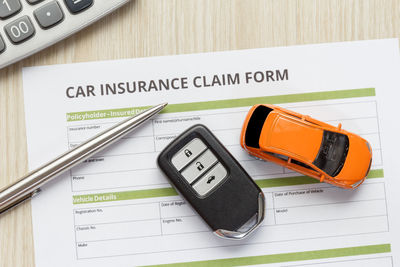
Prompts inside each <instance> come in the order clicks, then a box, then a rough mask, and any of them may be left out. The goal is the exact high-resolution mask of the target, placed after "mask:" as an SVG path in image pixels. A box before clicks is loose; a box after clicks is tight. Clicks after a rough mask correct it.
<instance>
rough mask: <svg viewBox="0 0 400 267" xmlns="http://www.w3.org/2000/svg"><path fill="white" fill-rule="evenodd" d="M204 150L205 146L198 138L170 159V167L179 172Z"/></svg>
mask: <svg viewBox="0 0 400 267" xmlns="http://www.w3.org/2000/svg"><path fill="white" fill-rule="evenodd" d="M206 149H207V147H206V145H205V144H204V143H203V142H202V141H201V140H200V139H199V138H195V139H193V140H192V141H190V142H189V143H188V144H187V145H186V146H185V147H183V148H182V149H181V150H179V152H178V153H176V154H175V155H174V156H173V157H172V158H171V162H172V165H174V166H175V168H176V169H177V170H178V171H180V170H182V169H183V167H185V166H186V165H187V164H189V162H191V161H192V160H194V159H195V158H196V157H197V156H199V155H200V154H201V153H202V152H203V151H204V150H206Z"/></svg>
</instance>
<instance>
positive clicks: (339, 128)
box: [337, 123, 342, 131]
mask: <svg viewBox="0 0 400 267" xmlns="http://www.w3.org/2000/svg"><path fill="white" fill-rule="evenodd" d="M337 128H338V130H339V131H340V130H341V129H342V124H341V123H339V125H338V126H337Z"/></svg>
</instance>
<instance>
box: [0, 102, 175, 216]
mask: <svg viewBox="0 0 400 267" xmlns="http://www.w3.org/2000/svg"><path fill="white" fill-rule="evenodd" d="M166 105H167V103H163V104H159V105H157V106H154V107H152V108H149V109H147V110H145V111H143V112H142V113H140V114H138V115H135V116H133V117H131V118H128V119H126V120H124V121H122V122H120V123H118V124H117V125H115V126H113V127H111V128H110V129H107V130H105V131H103V132H101V133H99V134H97V135H96V136H94V137H93V138H91V139H89V140H87V141H86V142H84V143H83V144H81V145H79V146H77V147H75V148H73V149H71V150H69V151H67V152H65V153H64V154H62V155H60V156H59V157H57V158H55V159H54V160H52V161H50V162H48V163H47V164H45V165H43V166H41V167H39V168H37V169H36V170H33V171H32V172H30V173H28V174H27V175H25V176H23V177H22V178H21V179H19V180H18V181H16V182H15V183H14V184H11V185H10V186H8V187H6V188H4V189H2V190H1V191H0V214H2V213H4V212H6V211H8V210H9V209H11V208H13V207H15V206H16V205H18V204H20V203H22V202H23V201H25V200H28V199H30V198H31V197H33V196H34V195H36V194H37V193H39V192H40V187H41V186H43V185H44V184H45V183H47V182H48V181H50V180H52V179H53V178H55V177H56V176H58V175H60V174H61V173H63V172H65V171H67V170H69V169H70V168H72V167H74V166H75V165H77V164H78V163H80V162H82V161H83V160H85V159H87V158H88V157H90V156H92V155H93V154H95V153H96V152H99V151H100V150H102V149H104V148H106V147H107V146H109V145H110V144H112V143H114V142H115V141H117V140H118V139H120V138H121V137H123V136H125V135H126V134H127V133H129V132H130V131H131V130H133V129H134V128H136V127H137V126H139V125H141V124H142V123H143V122H145V121H146V120H148V119H150V118H151V117H152V116H154V115H156V114H158V113H159V112H160V111H161V110H162V109H163V108H164V107H165V106H166Z"/></svg>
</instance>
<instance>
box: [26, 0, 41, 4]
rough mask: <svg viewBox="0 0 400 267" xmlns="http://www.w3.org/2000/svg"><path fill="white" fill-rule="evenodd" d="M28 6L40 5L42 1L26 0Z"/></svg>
mask: <svg viewBox="0 0 400 267" xmlns="http://www.w3.org/2000/svg"><path fill="white" fill-rule="evenodd" d="M26 1H27V2H28V3H29V4H31V5H35V4H37V3H40V2H42V1H43V0H26Z"/></svg>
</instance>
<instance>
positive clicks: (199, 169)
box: [182, 150, 217, 184]
mask: <svg viewBox="0 0 400 267" xmlns="http://www.w3.org/2000/svg"><path fill="white" fill-rule="evenodd" d="M216 162H217V158H216V157H215V155H214V154H213V153H212V152H211V150H207V151H206V152H204V153H203V154H202V155H200V156H199V157H198V158H196V160H195V161H193V162H192V163H191V164H190V165H189V166H188V167H186V168H185V169H184V170H183V171H182V176H183V178H185V180H186V181H188V183H189V184H191V183H193V182H194V181H195V180H196V179H197V178H198V177H200V176H201V175H202V174H203V173H205V172H206V171H207V170H208V169H209V168H210V167H211V166H212V165H214V163H216Z"/></svg>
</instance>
